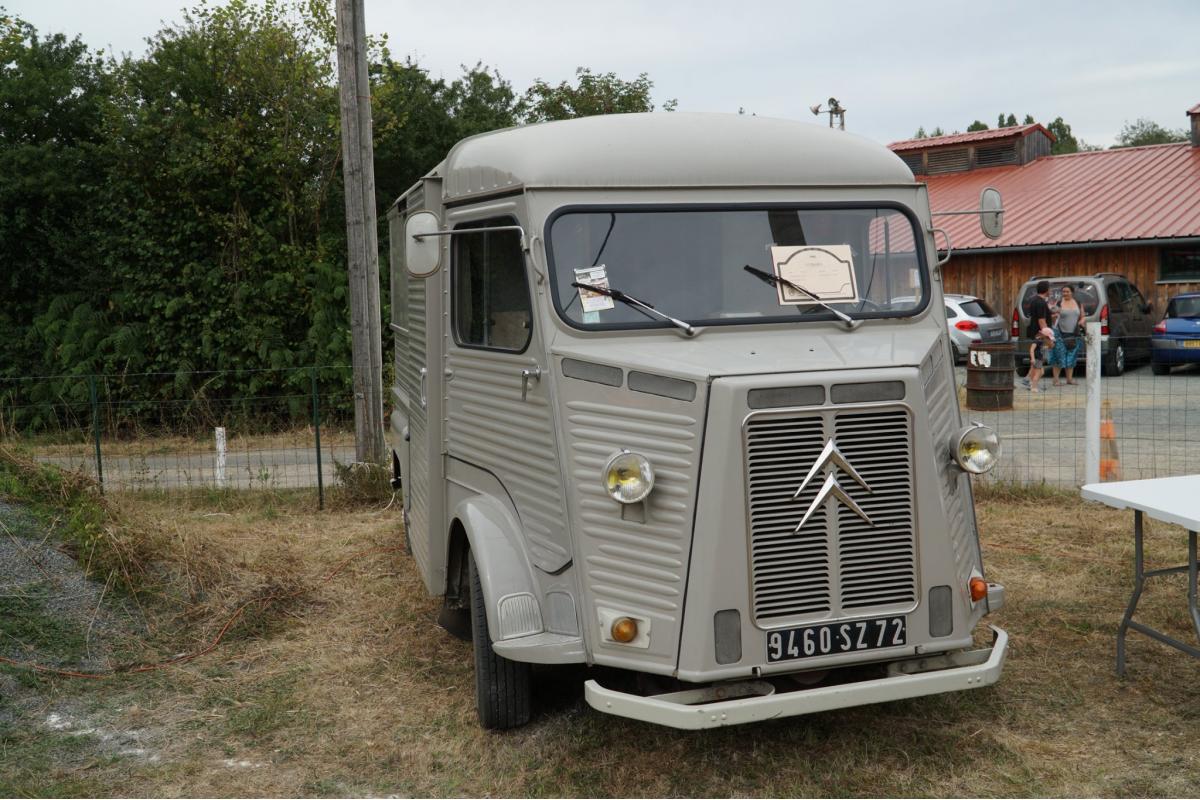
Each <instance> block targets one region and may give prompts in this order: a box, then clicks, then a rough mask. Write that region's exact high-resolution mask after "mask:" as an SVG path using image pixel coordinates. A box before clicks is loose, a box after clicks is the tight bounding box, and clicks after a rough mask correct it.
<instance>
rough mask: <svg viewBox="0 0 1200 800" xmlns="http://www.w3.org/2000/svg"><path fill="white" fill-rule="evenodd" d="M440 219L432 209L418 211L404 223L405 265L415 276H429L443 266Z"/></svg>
mask: <svg viewBox="0 0 1200 800" xmlns="http://www.w3.org/2000/svg"><path fill="white" fill-rule="evenodd" d="M438 225H439V220H438V218H437V214H434V213H433V212H432V211H417V212H416V213H414V214H413V215H412V216H410V217H409V218H408V219H407V220H406V221H405V223H404V266H405V269H407V270H408V274H409V275H412V276H413V277H414V278H428V277H429V276H430V275H432V274H434V273H435V272H437V271H438V268H439V267H441V266H442V241H441V238H440V237H438V236H434V235H431V234H436V233H437V230H438Z"/></svg>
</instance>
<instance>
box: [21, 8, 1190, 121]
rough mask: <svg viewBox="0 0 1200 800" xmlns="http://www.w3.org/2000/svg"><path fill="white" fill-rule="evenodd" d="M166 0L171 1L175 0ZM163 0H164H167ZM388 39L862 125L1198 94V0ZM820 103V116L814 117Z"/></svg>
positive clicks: (93, 28) (623, 17)
mask: <svg viewBox="0 0 1200 800" xmlns="http://www.w3.org/2000/svg"><path fill="white" fill-rule="evenodd" d="M176 2H177V0H176ZM0 5H4V6H7V8H8V9H9V10H10V11H12V12H15V13H16V14H17V15H18V16H20V17H22V18H24V19H26V20H28V21H29V22H31V23H33V24H34V25H35V26H36V27H37V28H38V29H39V30H40V31H43V32H63V33H67V34H69V35H76V34H78V35H79V36H81V37H82V38H83V40H84V41H85V42H87V43H88V44H89V45H91V46H93V47H97V48H101V47H102V48H105V49H106V50H109V51H116V52H129V53H133V54H134V55H141V54H142V53H143V52H145V49H146V45H145V39H146V37H148V36H150V35H151V34H153V33H154V32H155V31H157V30H158V29H160V28H161V27H163V26H164V25H168V24H173V23H175V22H177V21H178V20H179V19H180V17H181V14H180V13H179V12H178V11H175V10H173V9H175V8H176V4H175V2H172V0H159V1H158V2H152V0H120V2H110V1H109V0H104V2H94V1H93V2H83V1H82V0H0ZM179 7H182V5H180V6H179ZM366 16H367V27H368V29H369V30H370V32H372V33H376V34H377V33H386V34H387V35H388V38H389V47H390V48H391V51H392V53H393V56H395V57H397V58H402V57H404V56H406V55H408V56H412V57H413V58H414V59H415V60H416V61H418V62H419V63H420V64H421V65H422V66H424V67H425V68H427V69H428V70H429V71H430V72H431V73H432V74H433V75H435V76H440V77H445V78H447V79H452V78H454V77H456V76H457V75H459V74H460V72H461V68H460V65H462V64H474V63H476V62H480V61H481V62H483V63H484V64H486V65H488V66H490V67H493V68H495V69H496V70H498V71H499V72H500V74H501V75H502V76H503V77H504V78H506V79H507V80H509V81H510V82H511V83H512V84H513V86H514V88H516V89H517V90H518V91H521V90H523V89H524V88H526V87H527V86H528V85H529V84H530V83H531V82H532V81H533V80H534V79H535V78H542V79H545V80H547V81H550V82H552V83H557V82H559V81H562V80H569V79H571V78H572V76H573V74H574V71H575V68H576V67H578V66H586V67H589V68H590V69H592V71H594V72H615V73H617V74H618V75H619V76H621V77H622V78H625V79H633V78H635V77H637V75H638V74H639V73H641V72H646V73H648V74H649V76H650V78H651V80H653V81H654V98H655V101H656V103H658V104H661V102H662V101H663V100H667V99H671V98H674V99H676V100H678V101H679V110H681V111H727V112H736V111H737V110H738V109H739V108H745V109H746V111H747V112H748V113H756V114H759V115H763V116H776V117H788V118H793V119H803V120H808V121H816V119H815V118H814V117H813V116H812V115H811V113H810V112H809V110H808V107H809V106H811V105H813V104H815V103H824V102H826V101H827V99H828V98H829V97H836V98H837V99H838V100H839V101H841V103H842V105H843V106H845V107H846V108H847V109H848V113H847V115H846V127H847V129H849V130H853V131H855V132H857V133H860V134H863V135H866V136H869V137H871V138H873V139H876V140H878V141H880V142H884V143H886V142H890V141H894V140H897V139H905V138H908V137H910V136H912V134H913V132H914V131H915V130H916V129H917V127H918V126H921V125H923V126H924V127H925V129H926V130H931V129H933V128H934V127H937V126H940V127H942V128H944V129H945V130H946V132H947V133H949V132H951V131H953V130H963V129H965V128H966V126H967V125H969V124H970V123H971V121H972V120H974V119H977V118H978V119H982V120H983V121H984V122H987V123H988V124H989V125H991V126H995V123H996V116H997V114H999V113H1000V112H1004V113H1009V112H1012V113H1014V114H1016V115H1017V117H1018V119H1020V118H1022V117H1024V115H1025V114H1032V115H1033V116H1034V118H1035V119H1037V120H1038V121H1039V122H1049V121H1050V120H1052V119H1054V118H1055V117H1057V116H1062V117H1063V118H1064V119H1065V120H1066V121H1067V123H1068V124H1070V125H1071V127H1072V130H1073V132H1074V133H1075V135H1076V136H1077V137H1079V138H1081V139H1083V140H1085V141H1087V142H1089V143H1091V144H1098V145H1109V144H1112V142H1113V138H1114V136H1115V135H1116V133H1117V132H1118V131H1119V130H1120V129H1121V126H1122V125H1123V124H1124V122H1125V121H1127V120H1128V121H1133V120H1135V119H1137V118H1139V117H1145V118H1148V119H1152V120H1154V121H1156V122H1158V123H1159V124H1160V125H1163V126H1164V127H1168V128H1184V127H1186V124H1187V119H1186V117H1185V115H1184V112H1185V111H1186V110H1187V109H1189V108H1191V107H1192V106H1194V105H1196V104H1197V103H1200V49H1197V47H1196V41H1197V39H1198V37H1200V2H1197V1H1196V0H1179V2H1142V3H1134V2H1129V1H1128V0H1125V1H1124V2H1121V3H1115V2H1105V1H1103V0H1091V2H1078V3H1072V2H1063V1H1062V0H1060V2H1054V3H1050V2H1045V0H1041V1H1040V2H1001V1H1000V0H992V2H973V3H963V2H957V3H951V2H933V1H932V0H931V1H928V2H925V1H918V0H911V1H910V2H904V3H900V2H890V3H883V2H860V1H857V0H855V1H854V2H846V1H844V0H843V1H842V2H801V1H800V0H793V2H754V0H742V2H728V0H726V1H725V2H707V0H692V1H691V2H675V1H674V0H660V1H659V2H628V1H626V0H592V2H587V3H582V2H581V3H574V2H568V0H557V2H536V1H534V0H529V1H528V2H526V0H507V2H499V3H498V2H486V3H485V2H474V3H471V2H460V1H459V0H432V2H431V1H430V0H425V1H424V2H420V3H417V2H411V1H409V0H390V1H389V2H380V0H366ZM822 119H825V118H822Z"/></svg>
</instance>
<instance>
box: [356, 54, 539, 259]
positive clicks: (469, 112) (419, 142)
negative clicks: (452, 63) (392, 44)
mask: <svg viewBox="0 0 1200 800" xmlns="http://www.w3.org/2000/svg"><path fill="white" fill-rule="evenodd" d="M371 93H372V110H373V113H374V115H375V187H376V196H377V199H378V201H379V204H380V205H379V212H380V215H379V216H380V219H381V220H382V219H383V216H384V215H383V212H384V210H385V209H386V207H387V206H388V205H389V204H390V203H391V202H392V201H393V200H395V199H396V198H397V197H399V196H400V195H401V194H403V193H404V192H405V191H406V190H407V189H408V188H409V187H410V186H412V184H413V183H415V182H416V181H417V179H419V178H420V177H421V176H422V175H424V174H425V173H427V172H428V171H429V170H431V169H432V168H433V167H434V166H436V165H437V163H438V162H439V161H441V159H442V157H443V156H445V155H446V152H447V151H448V150H449V149H450V148H451V147H452V146H453V145H454V143H455V142H457V141H459V140H460V139H463V138H465V137H467V136H473V135H475V134H477V133H484V132H486V131H491V130H496V129H498V128H507V127H511V126H513V125H516V124H518V122H519V121H520V113H521V102H520V98H519V97H518V96H517V94H516V92H514V91H513V89H512V86H511V85H510V84H509V83H508V82H507V81H505V80H504V79H503V78H501V77H500V75H499V74H498V73H496V72H495V71H489V70H488V69H487V68H486V67H484V66H483V65H482V64H476V65H475V66H474V67H470V68H468V67H465V66H464V67H463V74H462V76H461V77H460V78H457V79H456V80H454V81H453V82H451V83H446V82H445V81H444V80H442V79H440V78H439V79H436V80H435V79H432V78H430V77H429V73H428V72H427V71H426V70H425V69H423V68H422V67H420V66H419V65H418V64H416V63H414V62H413V61H411V60H406V61H404V62H403V63H399V62H395V61H392V60H391V59H390V58H385V59H384V60H383V63H382V64H381V65H379V67H378V69H377V74H376V76H375V79H374V81H373V85H372V88H371ZM380 241H385V239H384V237H383V236H382V235H381V237H380Z"/></svg>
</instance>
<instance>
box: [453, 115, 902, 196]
mask: <svg viewBox="0 0 1200 800" xmlns="http://www.w3.org/2000/svg"><path fill="white" fill-rule="evenodd" d="M435 172H436V173H437V174H440V175H441V176H442V178H443V184H442V185H443V196H444V199H445V200H446V201H451V200H455V199H463V198H468V197H477V196H485V195H489V194H496V193H506V192H510V191H515V190H519V189H523V188H535V187H537V188H549V187H554V188H558V187H563V188H565V187H587V188H609V187H613V188H617V187H677V186H678V187H704V186H710V187H734V186H803V185H810V186H811V185H826V186H827V185H873V186H879V185H895V184H905V185H910V186H911V185H913V184H914V183H915V181H914V179H913V175H912V172H911V171H910V170H909V168H908V167H907V166H905V165H904V162H903V161H901V160H900V157H899V156H897V155H895V154H894V153H892V152H891V151H889V150H888V149H887V148H886V147H883V146H882V145H880V144H877V143H876V142H873V141H871V140H870V139H866V138H864V137H861V136H856V135H854V134H851V133H846V132H844V131H837V130H831V129H829V128H826V127H822V126H820V125H813V124H810V123H803V122H796V121H793V120H785V119H772V118H769V117H755V116H745V115H740V114H702V113H680V112H658V113H643V114H610V115H605V116H598V117H583V118H580V119H572V120H564V121H561V122H546V123H540V124H536V125H524V126H521V127H516V128H505V129H503V130H499V131H492V132H490V133H484V134H480V135H478V136H472V137H470V138H467V139H464V140H462V141H461V142H459V143H458V144H456V145H455V146H454V147H453V149H451V151H450V153H449V154H448V155H447V156H446V160H445V161H444V162H443V163H442V164H441V165H439V167H438V169H437V170H435Z"/></svg>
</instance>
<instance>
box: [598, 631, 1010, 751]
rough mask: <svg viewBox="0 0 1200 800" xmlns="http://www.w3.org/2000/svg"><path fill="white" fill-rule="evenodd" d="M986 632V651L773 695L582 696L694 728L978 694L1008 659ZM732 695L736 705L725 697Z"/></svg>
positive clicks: (751, 684) (746, 689) (759, 690)
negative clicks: (967, 692)
mask: <svg viewBox="0 0 1200 800" xmlns="http://www.w3.org/2000/svg"><path fill="white" fill-rule="evenodd" d="M989 627H990V628H991V630H992V644H991V647H988V648H984V649H980V650H971V651H969V652H965V653H957V654H953V655H949V656H946V655H943V656H930V657H928V658H913V659H906V660H903V661H898V662H894V663H892V664H891V665H889V670H888V672H889V674H888V677H886V678H877V679H874V680H866V681H860V682H858V683H847V684H840V685H836V686H822V687H818V688H815V689H798V690H795V691H789V692H782V693H778V694H777V693H775V691H774V687H772V685H771V684H769V683H766V682H765V681H741V682H737V683H728V684H719V685H717V686H713V687H710V688H701V689H693V690H688V691H683V692H672V693H670V694H665V695H655V696H652V697H643V696H641V695H634V694H628V693H626V692H618V691H615V690H613V689H606V688H604V687H603V686H601V685H600V684H599V683H597V682H596V681H594V680H592V681H588V682H587V683H586V684H584V697H585V698H587V702H588V705H590V706H591V707H592V708H594V709H596V710H597V711H603V712H604V713H606V714H616V715H617V716H620V717H629V718H630V719H637V720H642V721H643V722H653V723H656V724H658V725H666V726H668V727H671V728H681V729H685V730H698V729H701V728H719V727H722V726H725V725H741V724H743V723H746V722H757V721H760V720H766V719H776V718H779V717H795V716H800V715H802V714H814V713H817V712H819V711H832V710H833V709H837V708H850V707H852V706H864V705H870V704H871V703H886V702H889V701H892V700H905V699H907V698H910V697H922V696H924V695H928V694H940V693H942V692H953V691H960V690H963V689H978V688H980V687H982V686H990V685H991V684H993V683H995V682H996V681H997V680H998V679H999V678H1000V671H1001V669H1002V668H1003V667H1004V658H1005V656H1006V655H1007V654H1008V634H1007V633H1005V632H1004V631H1003V630H1001V629H1000V628H997V627H995V626H989ZM943 665H945V666H943ZM730 697H732V698H734V699H725V698H730ZM706 701H709V702H706Z"/></svg>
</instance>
